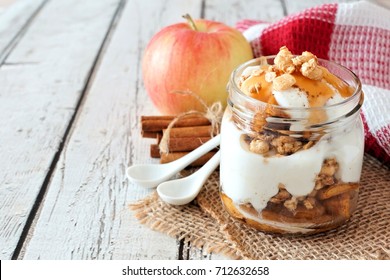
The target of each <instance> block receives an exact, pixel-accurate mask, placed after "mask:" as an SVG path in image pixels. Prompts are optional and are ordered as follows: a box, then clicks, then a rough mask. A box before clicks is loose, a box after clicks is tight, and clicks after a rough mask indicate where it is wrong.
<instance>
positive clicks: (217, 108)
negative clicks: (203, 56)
mask: <svg viewBox="0 0 390 280" xmlns="http://www.w3.org/2000/svg"><path fill="white" fill-rule="evenodd" d="M172 93H174V94H184V95H190V96H192V97H194V98H195V99H196V100H197V101H198V102H199V103H200V104H201V105H202V107H203V108H204V110H205V111H204V112H200V111H197V110H190V111H187V112H183V113H181V114H179V115H177V116H176V117H175V118H174V119H173V120H172V121H171V122H170V123H169V125H168V127H167V129H166V130H165V131H164V133H163V136H162V138H161V141H160V144H159V148H160V153H164V154H168V153H169V135H170V133H171V129H172V128H173V127H174V126H175V124H176V122H178V121H179V120H181V119H182V118H184V117H186V116H189V115H200V116H203V117H205V118H207V119H208V120H209V121H210V123H211V132H210V136H211V137H214V136H215V135H217V134H219V132H220V126H221V120H222V115H223V106H222V103H221V102H219V101H217V102H214V103H213V104H211V105H210V106H207V104H206V102H205V101H204V100H203V99H202V98H201V97H200V96H199V95H197V94H195V93H194V92H192V91H174V92H172Z"/></svg>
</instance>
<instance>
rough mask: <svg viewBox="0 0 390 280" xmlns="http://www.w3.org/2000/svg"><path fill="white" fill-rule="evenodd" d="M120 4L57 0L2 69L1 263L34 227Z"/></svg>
mask: <svg viewBox="0 0 390 280" xmlns="http://www.w3.org/2000/svg"><path fill="white" fill-rule="evenodd" d="M118 3H119V0H104V1H94V0H89V1H82V5H80V4H81V2H80V1H78V0H71V1H70V0H57V1H51V2H49V3H48V4H47V5H45V7H44V8H43V9H42V10H41V12H40V13H39V15H38V16H37V17H36V18H35V20H34V22H32V23H31V25H30V26H29V28H28V31H27V33H26V34H25V35H24V36H23V38H21V39H20V41H19V42H18V45H17V46H16V47H15V48H14V49H13V51H12V53H11V54H10V55H9V56H8V57H7V59H6V61H5V64H4V65H2V67H1V68H0V88H1V89H0V139H1V145H0V155H1V158H2V160H1V162H0V186H1V187H0V212H1V215H0V225H1V227H0V248H1V249H0V250H1V251H0V259H9V258H11V257H12V255H13V254H14V251H15V248H16V247H17V245H18V242H19V239H20V237H21V235H22V233H23V231H24V232H25V230H26V229H27V228H28V225H29V222H28V221H30V220H31V219H32V217H33V216H29V215H30V213H33V212H31V211H32V209H34V208H36V206H35V207H34V203H35V202H36V199H37V196H38V194H39V193H40V190H41V188H42V185H43V183H44V181H45V177H46V176H47V174H48V172H49V170H50V166H51V164H52V161H53V158H54V159H55V155H56V152H57V151H58V149H59V147H60V146H61V142H62V138H63V136H64V133H65V132H66V129H67V127H68V125H69V122H70V120H71V119H72V116H73V114H74V111H75V108H76V106H77V104H78V100H79V98H80V95H81V93H82V91H83V88H84V87H85V82H86V80H87V78H88V76H89V72H90V70H91V67H92V66H93V65H94V61H95V57H96V54H97V52H98V51H99V48H100V46H101V44H102V42H103V39H104V37H105V34H106V32H107V29H108V27H109V25H110V22H111V19H112V17H113V15H114V13H115V10H116V8H117V5H118ZM41 194H42V193H41ZM32 215H33V214H32ZM64 215H65V216H66V213H64ZM26 223H27V227H26ZM53 234H54V236H56V235H57V234H63V232H62V233H60V232H56V233H53Z"/></svg>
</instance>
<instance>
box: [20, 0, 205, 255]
mask: <svg viewBox="0 0 390 280" xmlns="http://www.w3.org/2000/svg"><path fill="white" fill-rule="evenodd" d="M200 7H201V3H200V1H197V0H196V1H194V0H193V1H181V0H170V1H153V0H147V1H145V0H142V1H127V3H126V6H125V8H124V10H123V13H122V14H121V16H120V20H119V22H118V24H117V27H116V30H115V32H114V33H113V35H112V37H111V38H110V42H109V45H108V46H107V48H106V49H105V54H104V57H103V58H102V60H101V62H100V63H99V69H98V71H97V72H96V73H94V74H93V75H94V79H93V81H92V83H91V85H90V87H89V90H88V93H87V97H86V99H85V101H84V102H83V104H82V107H81V108H80V113H79V114H78V116H77V119H76V122H75V125H74V127H73V128H72V131H71V133H70V137H69V139H67V141H66V143H65V146H64V149H63V152H62V155H61V157H60V160H59V162H58V165H57V167H56V170H55V173H54V175H53V178H52V180H51V183H50V186H49V191H48V193H47V196H46V198H45V203H44V205H43V207H42V210H41V213H40V216H39V219H38V220H37V223H36V227H35V228H34V231H33V234H32V238H31V240H29V241H28V243H27V246H26V248H25V254H24V258H25V259H176V258H177V257H178V249H177V248H178V246H177V241H176V240H175V239H174V238H170V237H168V236H166V235H164V234H161V233H158V232H154V231H152V230H150V229H149V228H148V227H146V226H144V225H141V224H140V223H139V222H138V221H137V220H136V219H135V218H134V217H133V213H132V212H131V211H130V210H129V209H128V204H129V203H131V202H134V201H137V200H138V199H140V198H143V197H145V196H146V195H147V194H149V193H150V192H151V191H150V190H147V189H143V188H141V187H139V186H136V185H134V184H132V183H130V182H129V181H128V180H127V178H126V176H125V169H126V168H127V166H129V165H131V164H133V163H141V162H151V161H153V162H157V161H156V160H151V159H150V158H149V155H148V152H149V150H148V146H149V144H150V142H149V141H148V140H145V139H141V135H140V123H139V118H140V116H141V115H151V114H156V113H157V112H156V111H155V110H154V108H153V106H152V104H151V102H150V100H149V99H148V97H147V95H146V93H145V91H144V88H143V86H142V79H141V77H140V75H141V73H140V59H141V54H142V51H143V49H144V48H145V46H146V44H147V43H148V41H149V40H150V38H151V36H152V35H153V34H154V33H156V32H157V31H158V30H159V29H160V28H161V27H162V26H165V25H167V24H170V23H172V22H176V21H181V15H182V14H183V13H184V12H191V13H192V14H194V15H196V14H200ZM64 233H66V234H64Z"/></svg>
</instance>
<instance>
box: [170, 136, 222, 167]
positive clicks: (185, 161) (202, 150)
mask: <svg viewBox="0 0 390 280" xmlns="http://www.w3.org/2000/svg"><path fill="white" fill-rule="evenodd" d="M220 142H221V136H220V135H217V136H215V137H213V138H211V139H210V140H209V141H207V142H206V143H204V144H203V145H202V146H200V147H199V148H197V149H195V150H193V151H192V152H190V153H189V154H187V155H185V156H184V157H182V158H179V159H178V160H175V161H173V162H171V163H167V165H169V168H170V169H172V173H173V174H175V173H177V172H179V171H180V170H182V169H183V168H184V167H186V166H187V165H189V164H190V163H192V162H194V161H195V160H197V159H198V158H200V157H201V156H203V155H204V154H206V153H207V152H209V151H211V150H212V149H214V148H215V147H217V146H218V145H219V143H220ZM206 164H207V163H206Z"/></svg>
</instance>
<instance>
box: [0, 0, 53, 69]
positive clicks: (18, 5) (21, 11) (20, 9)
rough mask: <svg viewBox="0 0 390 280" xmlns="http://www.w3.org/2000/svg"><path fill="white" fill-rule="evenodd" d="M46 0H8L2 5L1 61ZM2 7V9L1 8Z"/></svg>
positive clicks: (0, 22)
mask: <svg viewBox="0 0 390 280" xmlns="http://www.w3.org/2000/svg"><path fill="white" fill-rule="evenodd" d="M45 2H46V0H24V1H16V2H13V1H8V2H6V3H3V5H4V6H2V7H0V62H2V61H3V59H4V58H5V56H6V55H7V53H8V51H10V50H11V49H12V47H13V46H14V45H15V44H16V43H17V39H18V38H20V36H21V35H22V33H23V32H25V30H26V29H27V28H28V26H29V23H30V21H32V20H33V19H34V17H35V16H36V14H37V13H38V11H39V10H40V9H41V7H42V6H43V5H44V4H45ZM1 8H2V9H1Z"/></svg>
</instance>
